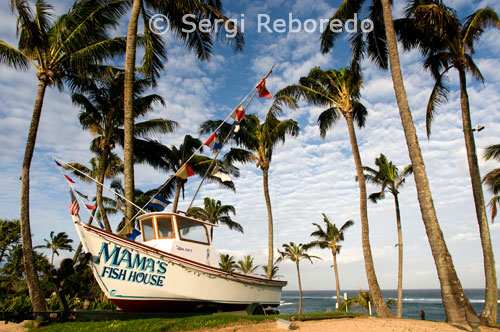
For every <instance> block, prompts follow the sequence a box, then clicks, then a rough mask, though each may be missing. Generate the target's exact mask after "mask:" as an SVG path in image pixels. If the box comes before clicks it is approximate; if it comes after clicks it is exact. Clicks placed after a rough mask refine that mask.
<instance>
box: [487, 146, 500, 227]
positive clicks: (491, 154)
mask: <svg viewBox="0 0 500 332" xmlns="http://www.w3.org/2000/svg"><path fill="white" fill-rule="evenodd" d="M484 159H486V160H490V159H495V160H497V161H499V162H500V144H496V145H490V146H488V147H487V148H486V149H485V151H484ZM483 182H484V183H486V185H487V186H488V187H489V189H490V191H491V192H492V193H493V194H494V195H495V196H493V197H492V198H491V200H490V202H489V203H488V206H489V207H490V209H491V222H493V220H495V217H496V215H497V205H498V206H500V168H495V169H494V170H492V171H490V172H488V174H486V175H485V176H484V178H483Z"/></svg>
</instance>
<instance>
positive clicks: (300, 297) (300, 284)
mask: <svg viewBox="0 0 500 332" xmlns="http://www.w3.org/2000/svg"><path fill="white" fill-rule="evenodd" d="M295 265H297V278H298V280H299V312H298V313H299V314H301V313H302V282H301V281H300V268H299V261H297V262H296V263H295Z"/></svg>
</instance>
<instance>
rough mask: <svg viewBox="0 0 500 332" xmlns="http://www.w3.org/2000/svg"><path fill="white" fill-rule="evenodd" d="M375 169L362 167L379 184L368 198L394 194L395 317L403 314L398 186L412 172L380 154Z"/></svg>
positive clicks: (366, 175) (374, 199)
mask: <svg viewBox="0 0 500 332" xmlns="http://www.w3.org/2000/svg"><path fill="white" fill-rule="evenodd" d="M375 166H377V169H373V168H371V167H366V166H365V167H363V170H364V171H365V172H366V174H365V178H366V180H367V181H368V182H371V183H373V184H375V185H377V186H380V187H381V189H380V192H376V193H373V194H370V196H368V197H369V198H370V200H371V201H372V202H374V203H377V202H378V201H379V200H381V199H383V198H384V197H385V193H386V192H389V193H391V194H392V195H393V196H394V204H395V206H396V227H397V230H398V244H397V247H398V299H397V305H396V317H397V318H401V317H402V315H403V232H402V229H401V213H400V209H399V199H398V195H399V188H400V187H401V186H402V185H403V184H404V183H405V181H406V178H407V177H408V176H409V175H411V174H413V166H412V165H407V166H406V167H405V168H404V169H403V171H401V172H399V170H398V168H397V167H396V166H395V165H394V164H393V163H392V161H388V160H387V158H386V156H384V155H383V154H380V157H378V158H376V159H375Z"/></svg>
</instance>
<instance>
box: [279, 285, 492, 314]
mask: <svg viewBox="0 0 500 332" xmlns="http://www.w3.org/2000/svg"><path fill="white" fill-rule="evenodd" d="M358 291H359V290H345V291H344V290H342V293H341V295H342V296H344V292H347V297H351V296H357V295H358ZM464 291H465V293H466V294H467V296H468V297H469V299H470V301H471V304H472V306H473V307H474V310H476V312H477V313H478V314H481V311H482V310H483V304H484V289H465V290H464ZM382 294H383V295H384V297H385V298H386V299H389V298H394V299H395V298H397V291H396V290H383V291H382ZM302 296H303V299H302V301H303V307H302V311H303V312H304V313H306V312H325V311H326V310H327V309H328V308H331V309H332V311H334V310H335V303H336V298H337V297H336V294H335V291H303V292H302ZM499 298H500V296H499ZM278 310H279V311H280V313H283V314H292V313H297V311H298V310H299V292H298V291H283V294H282V296H281V305H280V306H279V307H278ZM420 310H424V312H425V319H426V320H434V321H444V320H446V316H445V313H444V308H443V303H442V302H441V292H440V290H439V289H408V290H404V291H403V317H404V318H412V319H420V316H419V312H420ZM352 311H361V310H360V309H359V308H353V310H352ZM392 311H393V312H394V313H396V308H395V307H394V308H392ZM498 321H500V314H499V316H498Z"/></svg>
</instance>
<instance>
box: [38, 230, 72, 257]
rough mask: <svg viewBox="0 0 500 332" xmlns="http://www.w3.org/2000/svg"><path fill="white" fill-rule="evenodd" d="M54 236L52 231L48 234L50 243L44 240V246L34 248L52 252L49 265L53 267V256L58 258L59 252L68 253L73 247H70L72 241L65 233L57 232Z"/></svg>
mask: <svg viewBox="0 0 500 332" xmlns="http://www.w3.org/2000/svg"><path fill="white" fill-rule="evenodd" d="M54 234H55V232H54V231H52V232H50V241H49V240H47V239H44V241H45V244H44V245H39V246H36V247H35V249H37V248H47V249H50V250H51V251H52V257H51V259H50V264H51V265H54V255H57V256H59V250H69V251H72V250H73V247H71V243H73V240H72V239H70V238H69V237H68V234H66V233H65V232H59V233H57V234H56V235H54Z"/></svg>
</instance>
